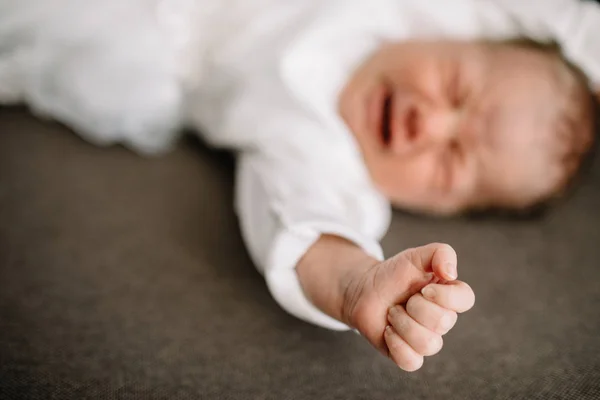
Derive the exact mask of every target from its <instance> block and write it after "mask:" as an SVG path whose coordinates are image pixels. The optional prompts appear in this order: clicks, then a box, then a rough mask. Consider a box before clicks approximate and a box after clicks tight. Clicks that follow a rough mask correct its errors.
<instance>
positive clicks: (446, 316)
mask: <svg viewBox="0 0 600 400" xmlns="http://www.w3.org/2000/svg"><path fill="white" fill-rule="evenodd" d="M457 318H458V315H457V314H456V312H454V311H446V312H444V313H443V314H442V315H440V317H439V318H438V321H437V325H436V332H438V333H440V334H442V335H444V334H446V333H448V331H449V330H450V329H452V328H453V327H454V325H455V324H456V320H457Z"/></svg>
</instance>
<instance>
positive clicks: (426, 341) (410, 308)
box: [384, 281, 475, 371]
mask: <svg viewBox="0 0 600 400" xmlns="http://www.w3.org/2000/svg"><path fill="white" fill-rule="evenodd" d="M474 299H475V295H474V293H473V291H472V290H471V288H470V287H469V285H467V284H466V283H464V282H461V281H452V282H448V283H443V284H440V283H438V284H433V283H432V284H429V285H427V286H425V287H424V288H423V290H421V293H417V294H415V295H413V296H411V298H410V299H409V300H408V302H407V303H406V306H403V305H396V306H394V307H392V308H390V311H389V313H388V322H389V323H390V325H388V326H387V327H386V329H385V334H384V337H385V343H386V344H387V347H388V350H389V356H390V358H391V359H392V360H393V361H394V362H395V363H396V364H397V365H398V366H399V367H400V368H402V369H404V370H405V371H415V370H417V369H419V368H421V366H422V365H423V357H424V356H432V355H434V354H437V353H438V352H439V351H440V350H441V349H442V346H443V340H442V335H445V334H446V333H448V331H449V330H450V329H452V327H453V326H454V324H455V323H456V319H457V313H462V312H465V311H467V310H469V309H470V308H471V307H472V306H473V303H474Z"/></svg>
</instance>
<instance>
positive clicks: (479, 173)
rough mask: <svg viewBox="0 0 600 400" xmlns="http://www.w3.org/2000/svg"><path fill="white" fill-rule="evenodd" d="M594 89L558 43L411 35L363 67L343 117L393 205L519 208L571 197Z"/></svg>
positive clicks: (588, 132) (451, 209) (344, 100)
mask: <svg viewBox="0 0 600 400" xmlns="http://www.w3.org/2000/svg"><path fill="white" fill-rule="evenodd" d="M587 85H588V82H587V80H586V78H585V76H584V75H583V74H582V73H581V72H579V71H578V70H577V69H576V68H575V67H573V66H572V65H570V64H569V63H567V62H566V61H564V59H563V58H562V57H561V55H560V51H559V50H558V49H556V48H554V47H552V46H541V45H536V44H534V43H530V42H526V41H514V42H506V43H475V42H470V43H469V42H406V43H399V44H393V45H388V46H385V47H383V48H381V49H380V50H379V51H377V52H376V53H375V54H373V56H372V57H371V58H370V59H369V60H367V62H366V63H364V64H363V65H362V66H361V67H360V68H359V69H358V70H357V71H356V72H355V74H354V75H353V77H352V78H351V79H350V81H349V83H348V84H347V86H346V87H345V89H344V90H343V92H342V94H341V97H340V114H341V116H342V118H343V119H344V120H345V122H346V124H347V125H348V127H349V128H350V129H351V130H352V132H353V133H354V136H355V138H356V140H357V143H358V145H359V147H360V149H361V151H362V153H363V157H364V160H365V163H366V166H367V169H368V170H369V173H370V174H371V177H372V179H373V180H374V182H375V184H376V185H377V186H378V187H379V188H380V190H381V191H382V192H383V193H384V194H385V195H386V196H387V197H388V198H389V199H390V200H391V201H392V203H393V204H395V205H396V206H399V207H402V208H406V209H410V210H415V211H421V212H428V213H435V214H451V213H456V212H461V211H466V210H478V209H487V208H502V209H515V210H522V209H528V208H530V207H532V206H534V205H537V204H539V203H541V202H544V201H545V200H549V199H552V198H554V197H557V196H558V195H560V194H561V193H563V192H564V191H565V189H566V188H567V187H568V186H569V183H570V182H571V181H572V180H573V178H574V177H575V176H576V175H577V174H576V173H577V171H578V170H579V168H580V165H581V162H582V160H583V159H584V158H585V155H586V154H587V153H588V151H589V150H590V149H591V147H592V142H593V141H594V139H593V136H594V134H593V120H594V116H593V100H592V96H591V94H590V92H589V90H588V86H587Z"/></svg>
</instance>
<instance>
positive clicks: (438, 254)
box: [410, 243, 458, 281]
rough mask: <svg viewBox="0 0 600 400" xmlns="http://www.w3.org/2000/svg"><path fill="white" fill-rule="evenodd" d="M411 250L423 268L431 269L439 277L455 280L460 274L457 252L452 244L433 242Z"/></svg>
mask: <svg viewBox="0 0 600 400" xmlns="http://www.w3.org/2000/svg"><path fill="white" fill-rule="evenodd" d="M411 252H412V254H410V256H411V258H413V259H416V260H418V263H419V264H421V268H422V269H423V270H425V271H426V270H428V269H431V270H432V271H433V273H434V274H435V275H436V276H437V277H438V278H440V279H444V280H447V281H453V280H455V279H456V277H457V276H458V270H457V265H458V261H457V256H456V252H455V251H454V249H453V248H452V247H451V246H450V245H447V244H443V243H431V244H428V245H426V246H422V247H417V248H416V249H412V250H411Z"/></svg>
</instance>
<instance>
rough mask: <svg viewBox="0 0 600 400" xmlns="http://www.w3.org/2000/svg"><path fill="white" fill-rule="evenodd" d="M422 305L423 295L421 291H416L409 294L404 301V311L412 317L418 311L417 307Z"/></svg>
mask: <svg viewBox="0 0 600 400" xmlns="http://www.w3.org/2000/svg"><path fill="white" fill-rule="evenodd" d="M422 305H423V295H421V293H417V294H415V295H413V296H411V297H410V298H409V299H408V301H407V302H406V312H407V313H408V315H410V316H411V317H414V316H415V314H417V313H418V311H419V309H420V308H421V307H422Z"/></svg>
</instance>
